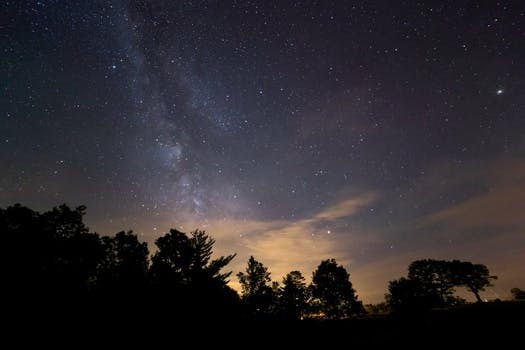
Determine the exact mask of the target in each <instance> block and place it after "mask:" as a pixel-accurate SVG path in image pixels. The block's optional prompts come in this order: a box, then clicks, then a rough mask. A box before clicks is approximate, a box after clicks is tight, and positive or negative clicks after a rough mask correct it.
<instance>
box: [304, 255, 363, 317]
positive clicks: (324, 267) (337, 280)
mask: <svg viewBox="0 0 525 350" xmlns="http://www.w3.org/2000/svg"><path fill="white" fill-rule="evenodd" d="M311 291H312V297H313V298H314V301H315V304H316V305H317V307H318V308H319V311H320V312H321V313H323V314H324V315H325V316H326V317H328V318H333V319H338V318H343V317H349V316H351V315H355V314H359V313H362V312H363V306H362V303H361V302H360V301H358V300H357V296H356V294H355V290H354V288H353V287H352V283H351V282H350V275H349V273H348V272H347V271H346V269H345V268H344V267H343V266H340V265H337V262H336V261H335V259H329V260H323V261H322V262H321V263H320V264H319V266H318V267H317V269H316V270H315V271H314V272H313V277H312V284H311Z"/></svg>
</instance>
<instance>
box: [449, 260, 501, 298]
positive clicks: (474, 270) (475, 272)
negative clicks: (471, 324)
mask: <svg viewBox="0 0 525 350" xmlns="http://www.w3.org/2000/svg"><path fill="white" fill-rule="evenodd" d="M449 268H450V271H451V274H452V276H453V277H452V279H453V281H454V283H455V285H458V286H464V287H466V288H467V289H468V290H469V291H471V292H472V293H473V294H474V296H475V297H476V300H477V301H478V302H482V299H481V296H480V295H479V292H481V291H484V290H485V288H486V287H491V286H493V284H491V280H495V279H497V278H498V277H497V276H491V275H490V273H489V269H488V268H487V267H486V266H485V265H483V264H473V263H471V262H469V261H459V260H453V261H451V262H449Z"/></svg>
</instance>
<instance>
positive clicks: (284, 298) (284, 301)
mask: <svg viewBox="0 0 525 350" xmlns="http://www.w3.org/2000/svg"><path fill="white" fill-rule="evenodd" d="M308 297H309V293H308V288H307V286H306V283H305V279H304V277H303V275H302V274H301V272H300V271H291V272H290V273H288V274H287V275H286V276H285V277H284V278H283V286H282V287H281V288H280V289H279V313H280V315H281V316H282V317H284V318H285V319H293V320H297V319H300V318H301V317H302V316H303V315H304V314H305V313H306V310H307V307H308Z"/></svg>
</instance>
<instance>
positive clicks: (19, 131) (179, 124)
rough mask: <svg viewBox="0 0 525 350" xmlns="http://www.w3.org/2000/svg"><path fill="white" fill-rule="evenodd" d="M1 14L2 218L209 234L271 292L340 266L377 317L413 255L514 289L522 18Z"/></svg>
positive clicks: (521, 142)
mask: <svg viewBox="0 0 525 350" xmlns="http://www.w3.org/2000/svg"><path fill="white" fill-rule="evenodd" d="M1 9H2V18H3V19H4V20H2V21H1V24H0V34H1V44H0V45H1V50H2V51H1V52H2V55H1V57H0V72H1V77H2V79H1V81H2V84H1V89H2V90H1V93H0V105H1V107H2V108H1V114H0V118H1V124H0V137H1V139H0V141H1V142H0V147H1V148H0V162H1V164H2V173H3V175H2V176H1V177H0V206H2V207H5V206H7V205H11V204H13V203H16V202H20V203H22V204H24V205H28V206H30V207H32V208H35V209H37V210H46V209H49V208H51V207H52V206H54V205H57V204H60V203H63V202H65V203H68V204H70V205H72V206H75V205H79V204H85V205H87V207H88V215H87V218H86V220H87V223H88V224H89V226H90V227H91V228H92V229H94V230H96V231H98V232H100V233H102V234H112V233H115V232H117V231H119V230H122V229H134V230H135V231H136V232H137V233H139V234H140V235H141V237H142V239H144V240H146V241H148V242H149V243H150V244H151V243H152V242H153V241H154V239H155V238H156V237H158V236H159V235H161V234H163V233H164V232H166V230H168V229H169V228H170V227H177V228H182V229H184V230H186V231H188V230H192V229H194V228H197V227H199V228H204V229H206V230H207V231H208V232H209V233H210V234H211V235H212V236H213V237H215V238H216V239H217V251H218V252H220V253H230V252H237V253H238V256H237V257H236V258H235V260H234V262H232V265H231V267H232V269H234V270H235V271H239V270H241V269H243V268H244V266H245V264H246V260H247V258H248V256H249V255H251V254H253V255H254V256H255V257H256V258H257V259H259V260H261V261H262V262H263V263H265V264H266V265H268V266H269V268H270V271H272V277H273V278H274V279H275V280H280V279H281V277H282V275H284V274H285V273H286V272H288V271H290V270H292V269H299V270H301V271H303V273H305V274H306V275H309V274H310V273H311V271H312V270H313V269H314V268H315V266H316V265H317V264H318V263H319V262H320V261H321V259H325V258H331V257H334V258H336V259H338V261H340V262H341V263H343V264H344V265H345V267H347V268H348V270H349V272H350V274H351V278H352V281H353V282H354V284H355V287H356V289H357V290H358V293H359V294H360V296H361V297H362V298H363V299H364V300H365V301H370V302H377V301H380V300H381V299H382V297H383V294H384V293H385V292H386V286H387V282H388V280H390V279H394V278H397V277H399V276H401V275H403V274H405V272H406V266H407V265H408V263H410V262H411V261H412V260H414V259H417V258H426V257H434V258H446V259H452V258H457V259H463V260H471V261H473V262H476V263H484V264H486V265H487V266H488V267H489V268H490V269H491V272H493V273H495V274H497V275H499V276H500V279H499V281H498V282H497V285H496V287H495V288H494V289H492V290H491V291H488V292H487V293H486V295H485V297H487V298H492V297H506V296H507V295H508V294H510V292H509V290H510V288H511V287H523V285H524V283H525V279H524V276H523V273H522V271H521V273H520V271H519V266H520V265H522V262H523V256H524V254H525V232H524V231H525V219H524V218H523V215H522V213H521V211H520V207H522V205H523V202H524V200H525V162H524V155H525V137H524V131H525V116H524V112H523V111H524V110H525V92H524V91H525V78H524V77H525V64H524V63H525V50H524V49H523V47H524V46H523V44H524V42H525V3H523V2H522V1H508V2H504V1H503V2H490V3H477V2H471V1H443V2H435V3H432V4H431V2H420V3H416V2H411V1H408V2H395V3H393V2H390V1H355V2H351V1H349V2H347V1H318V2H311V1H306V2H288V1H275V2H274V1H261V2H254V1H233V2H228V1H226V2H225V1H191V2H190V1H44V0H42V1H23V2H19V1H12V2H11V1H7V2H4V3H3V4H2V5H1ZM232 282H235V281H232Z"/></svg>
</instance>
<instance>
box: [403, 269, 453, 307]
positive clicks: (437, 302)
mask: <svg viewBox="0 0 525 350" xmlns="http://www.w3.org/2000/svg"><path fill="white" fill-rule="evenodd" d="M408 278H409V279H411V280H417V281H418V282H419V285H420V287H421V288H422V293H424V294H425V296H426V300H427V301H428V303H430V304H429V306H431V307H437V306H445V305H450V304H452V303H453V302H454V298H453V294H454V287H455V286H456V285H457V283H456V282H455V277H454V274H453V273H452V271H451V269H450V264H449V263H448V262H446V261H443V260H433V259H424V260H416V261H414V262H412V263H411V264H410V265H409V267H408Z"/></svg>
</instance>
